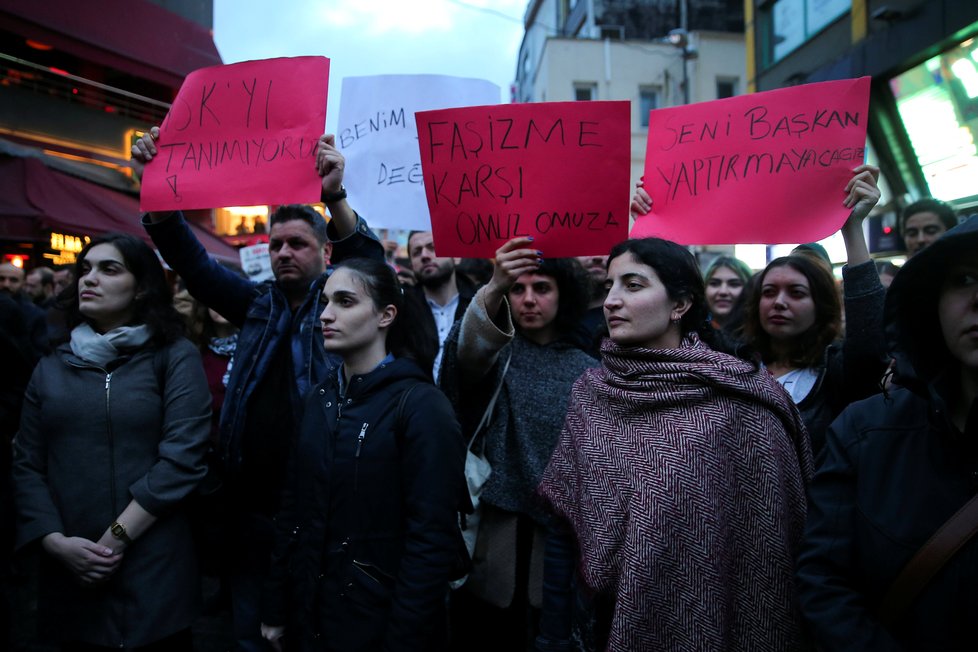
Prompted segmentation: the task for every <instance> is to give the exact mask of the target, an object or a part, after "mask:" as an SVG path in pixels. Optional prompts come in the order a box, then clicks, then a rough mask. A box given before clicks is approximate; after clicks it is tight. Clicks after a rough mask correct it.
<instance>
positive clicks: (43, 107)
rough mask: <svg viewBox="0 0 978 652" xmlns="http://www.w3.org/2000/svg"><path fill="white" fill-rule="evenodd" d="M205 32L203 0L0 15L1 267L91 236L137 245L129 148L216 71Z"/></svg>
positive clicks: (73, 5) (24, 3)
mask: <svg viewBox="0 0 978 652" xmlns="http://www.w3.org/2000/svg"><path fill="white" fill-rule="evenodd" d="M96 9H97V10H96ZM211 27H212V2H211V0H159V1H157V2H150V1H148V0H100V1H99V2H98V3H79V2H71V1H70V0H45V2H36V1H34V0H6V1H5V2H4V3H3V4H2V5H0V170H2V171H0V185H2V187H3V190H2V192H0V255H2V256H3V259H4V260H6V261H10V262H14V263H15V264H18V263H19V264H21V265H25V266H28V267H29V266H35V265H39V264H48V265H52V264H53V265H56V264H66V263H70V262H72V261H73V259H74V254H75V253H77V251H78V250H79V249H80V248H81V246H83V244H84V242H86V240H87V239H88V238H90V237H92V236H94V235H97V234H99V233H102V232H105V231H110V230H113V231H120V230H121V231H127V232H130V233H134V234H136V235H140V236H145V233H144V232H143V229H142V227H141V226H140V225H139V223H138V217H139V211H138V186H137V184H136V182H135V180H134V179H133V178H132V174H131V171H130V169H129V167H128V161H129V158H130V147H131V146H132V143H133V141H134V140H135V139H136V138H137V137H138V136H139V135H141V134H142V133H143V131H144V130H145V129H147V128H149V127H150V126H152V125H158V124H160V122H161V121H162V120H163V118H164V116H165V115H166V112H167V110H168V109H169V106H170V102H171V101H172V100H173V98H174V97H175V96H176V93H177V91H178V90H179V88H180V85H181V84H182V83H183V79H184V77H185V76H186V75H187V74H188V73H189V72H191V71H193V70H195V69H197V68H201V67H205V66H211V65H216V64H220V63H221V57H220V54H219V53H218V52H217V48H216V47H215V46H214V41H213V35H212V32H211ZM192 217H194V218H195V219H196V222H197V226H195V228H197V230H198V234H199V235H200V237H201V239H202V241H203V242H204V243H205V245H206V246H207V247H208V249H209V250H210V251H211V252H212V253H213V254H215V255H217V256H219V257H221V258H223V259H225V260H228V261H229V262H230V261H234V260H236V258H237V255H236V252H235V251H234V249H233V248H231V247H230V246H228V245H227V244H225V243H224V242H222V241H221V240H220V239H219V238H216V237H214V236H213V235H212V234H210V233H209V232H208V227H209V226H210V225H211V215H210V212H209V211H206V212H203V213H201V214H198V215H196V216H192Z"/></svg>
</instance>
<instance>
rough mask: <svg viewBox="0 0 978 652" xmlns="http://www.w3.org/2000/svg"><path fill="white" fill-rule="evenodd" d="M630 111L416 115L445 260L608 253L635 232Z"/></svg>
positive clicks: (584, 107) (572, 105)
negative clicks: (524, 240)
mask: <svg viewBox="0 0 978 652" xmlns="http://www.w3.org/2000/svg"><path fill="white" fill-rule="evenodd" d="M629 118H630V111H629V105H628V102H550V103H534V104H502V105H498V106H475V107H467V108H461V109H444V110H439V111H421V112H418V113H416V114H415V120H416V122H417V125H418V142H419V147H420V149H421V168H422V171H423V173H424V186H425V194H426V195H427V199H428V209H429V212H430V214H431V226H432V234H433V237H434V240H435V250H436V251H437V252H438V255H439V256H467V257H474V258H491V257H493V256H494V255H495V252H496V249H498V248H499V247H500V246H501V245H502V244H503V243H505V242H506V241H507V240H509V239H511V238H514V237H517V236H533V237H534V239H535V240H534V246H535V247H537V248H538V249H540V250H541V251H542V252H543V254H544V256H547V257H563V256H584V255H591V254H604V253H608V251H609V250H610V249H611V247H612V245H614V244H615V243H617V242H620V241H621V240H623V239H625V237H626V236H627V231H628V201H629V187H628V184H629V162H630V152H629V147H630V144H629V139H630V135H631V132H630V125H629Z"/></svg>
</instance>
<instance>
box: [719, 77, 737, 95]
mask: <svg viewBox="0 0 978 652" xmlns="http://www.w3.org/2000/svg"><path fill="white" fill-rule="evenodd" d="M739 82H740V80H739V79H737V78H736V77H717V99H718V100H722V99H723V98H725V97H733V96H734V95H736V94H737V87H738V86H739Z"/></svg>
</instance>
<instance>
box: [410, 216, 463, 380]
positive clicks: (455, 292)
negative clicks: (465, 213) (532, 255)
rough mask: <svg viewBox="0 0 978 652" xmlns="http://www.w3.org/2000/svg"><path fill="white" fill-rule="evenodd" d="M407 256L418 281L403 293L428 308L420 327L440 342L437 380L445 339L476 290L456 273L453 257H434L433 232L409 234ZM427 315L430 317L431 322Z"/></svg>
mask: <svg viewBox="0 0 978 652" xmlns="http://www.w3.org/2000/svg"><path fill="white" fill-rule="evenodd" d="M408 256H410V257H411V269H412V270H413V271H414V275H415V276H416V277H417V279H418V282H417V285H416V286H415V287H413V288H410V289H407V288H405V290H404V291H405V292H406V293H407V292H410V293H411V295H412V296H413V297H414V298H415V300H419V301H424V302H425V304H427V306H428V310H426V311H419V312H420V313H421V314H423V315H424V316H425V318H424V322H423V323H421V324H418V328H421V329H422V330H423V331H424V333H425V336H426V337H428V338H429V339H432V338H435V339H437V341H438V355H437V356H436V357H435V364H434V367H433V368H432V377H433V378H434V379H435V380H437V379H438V371H439V369H440V368H441V357H442V350H443V348H444V346H445V340H446V339H448V334H449V333H450V332H451V330H452V326H453V325H454V324H455V322H456V321H458V320H459V319H461V318H462V315H464V314H465V309H466V308H468V307H469V302H471V301H472V297H473V296H474V295H475V287H474V286H473V285H472V283H471V281H469V279H468V278H467V277H465V276H464V275H461V274H456V273H455V259H454V258H447V257H444V256H436V255H435V244H434V239H433V237H432V235H431V231H411V232H410V233H409V234H408ZM428 315H431V319H430V320H429V319H428V318H427V317H428Z"/></svg>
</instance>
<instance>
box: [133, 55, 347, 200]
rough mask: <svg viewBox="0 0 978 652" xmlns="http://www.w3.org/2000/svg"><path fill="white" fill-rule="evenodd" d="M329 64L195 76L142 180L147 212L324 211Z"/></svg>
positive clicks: (252, 66)
mask: <svg viewBox="0 0 978 652" xmlns="http://www.w3.org/2000/svg"><path fill="white" fill-rule="evenodd" d="M328 83H329V59H327V58H326V57H296V58H285V59H265V60H262V61H247V62H245V63H235V64H232V65H228V66H212V67H210V68H202V69H200V70H195V71H194V72H192V73H190V74H189V75H187V78H186V80H184V82H183V85H182V86H181V87H180V92H179V93H178V94H177V98H176V99H175V100H174V101H173V105H172V106H171V107H170V111H169V113H167V115H166V119H165V120H163V124H162V125H160V137H159V139H158V140H157V143H156V145H157V148H158V149H159V154H158V155H157V156H156V157H155V158H154V159H153V160H152V161H150V162H149V164H148V165H147V166H146V170H145V171H144V173H143V186H142V191H141V193H140V203H139V205H140V208H141V209H142V210H144V211H164V210H174V209H197V208H213V207H215V206H238V205H254V204H291V203H309V202H315V201H319V194H320V179H319V175H318V174H317V173H316V167H315V160H316V158H315V156H316V143H317V142H318V140H319V137H320V136H321V135H322V133H323V130H324V129H325V126H326V91H327V85H328Z"/></svg>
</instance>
